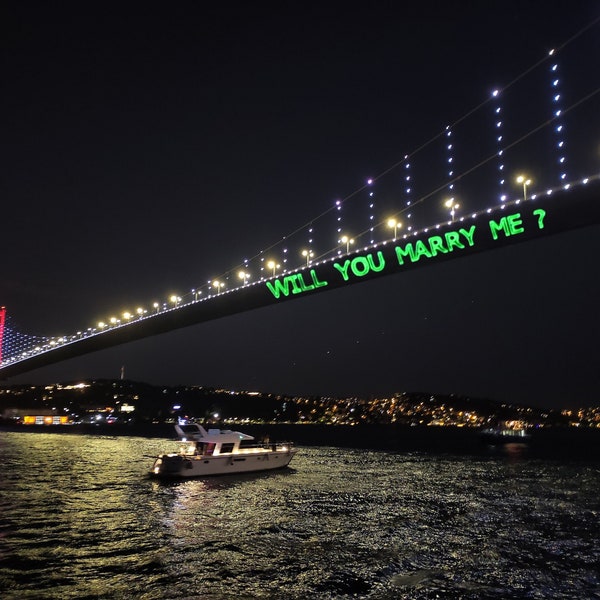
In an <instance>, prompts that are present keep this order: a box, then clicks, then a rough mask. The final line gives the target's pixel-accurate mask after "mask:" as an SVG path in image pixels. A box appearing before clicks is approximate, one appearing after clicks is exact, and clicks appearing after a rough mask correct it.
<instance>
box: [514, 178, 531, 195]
mask: <svg viewBox="0 0 600 600" xmlns="http://www.w3.org/2000/svg"><path fill="white" fill-rule="evenodd" d="M517 183H522V184H523V201H525V200H527V186H528V185H531V179H528V178H527V177H525V175H519V176H518V177H517Z"/></svg>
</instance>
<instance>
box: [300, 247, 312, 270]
mask: <svg viewBox="0 0 600 600" xmlns="http://www.w3.org/2000/svg"><path fill="white" fill-rule="evenodd" d="M302 256H304V258H306V266H307V267H308V265H309V264H310V259H311V258H312V257H313V256H314V252H313V251H312V250H302Z"/></svg>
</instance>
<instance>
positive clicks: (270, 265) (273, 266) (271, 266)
mask: <svg viewBox="0 0 600 600" xmlns="http://www.w3.org/2000/svg"><path fill="white" fill-rule="evenodd" d="M267 267H268V268H269V269H271V270H272V273H273V274H272V276H273V277H275V271H276V270H277V269H279V267H281V265H280V264H278V263H276V262H275V261H274V260H270V261H269V262H268V263H267Z"/></svg>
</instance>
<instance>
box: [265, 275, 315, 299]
mask: <svg viewBox="0 0 600 600" xmlns="http://www.w3.org/2000/svg"><path fill="white" fill-rule="evenodd" d="M309 276H310V280H311V283H308V284H307V283H306V282H305V281H304V275H303V274H302V273H293V274H292V275H286V276H285V277H284V278H283V279H275V281H273V282H271V281H267V287H268V288H269V291H270V292H271V294H273V296H275V298H277V299H278V300H279V298H280V296H286V297H287V296H289V295H290V293H291V294H301V293H302V292H309V291H311V290H314V289H316V288H320V287H324V286H326V285H327V282H326V281H319V279H318V277H317V274H316V273H315V271H314V269H311V270H310V271H309Z"/></svg>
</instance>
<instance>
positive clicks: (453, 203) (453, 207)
mask: <svg viewBox="0 0 600 600" xmlns="http://www.w3.org/2000/svg"><path fill="white" fill-rule="evenodd" d="M444 206H445V207H446V208H449V209H450V218H451V219H452V222H453V223H454V215H455V214H456V209H457V208H460V204H459V203H458V202H456V201H455V200H454V198H448V200H446V202H444Z"/></svg>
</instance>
